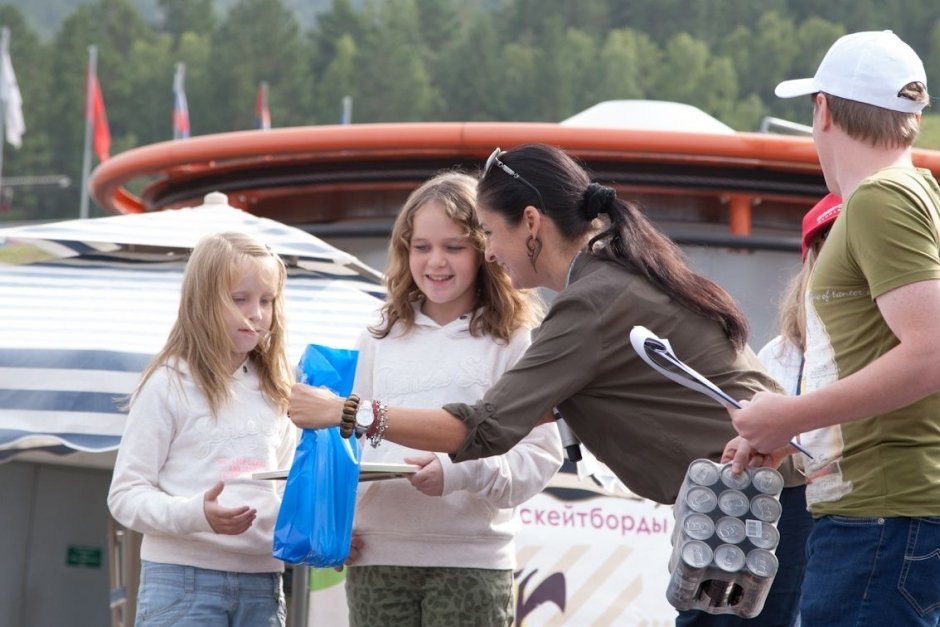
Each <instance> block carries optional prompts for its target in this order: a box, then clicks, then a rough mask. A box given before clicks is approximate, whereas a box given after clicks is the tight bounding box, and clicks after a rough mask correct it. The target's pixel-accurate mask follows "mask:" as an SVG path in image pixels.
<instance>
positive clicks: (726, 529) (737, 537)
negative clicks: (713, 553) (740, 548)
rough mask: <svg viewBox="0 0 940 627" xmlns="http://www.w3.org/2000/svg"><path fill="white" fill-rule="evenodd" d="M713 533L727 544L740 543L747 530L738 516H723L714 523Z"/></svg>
mask: <svg viewBox="0 0 940 627" xmlns="http://www.w3.org/2000/svg"><path fill="white" fill-rule="evenodd" d="M715 535H716V536H718V538H719V539H720V540H721V541H722V542H725V543H727V544H740V543H741V542H743V541H744V538H745V537H747V532H746V529H745V527H744V523H743V522H741V519H740V518H737V517H735V516H725V517H724V518H721V519H719V520H718V522H716V523H715Z"/></svg>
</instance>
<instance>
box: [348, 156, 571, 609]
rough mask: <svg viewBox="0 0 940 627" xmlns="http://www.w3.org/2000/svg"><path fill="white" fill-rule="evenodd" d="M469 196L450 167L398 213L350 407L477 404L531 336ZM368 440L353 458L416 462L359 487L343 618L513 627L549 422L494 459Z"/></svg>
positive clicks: (552, 464) (521, 302) (548, 468)
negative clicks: (467, 458)
mask: <svg viewBox="0 0 940 627" xmlns="http://www.w3.org/2000/svg"><path fill="white" fill-rule="evenodd" d="M475 200H476V180H475V179H473V178H471V177H470V176H467V175H466V174H461V173H457V172H447V173H443V174H440V175H438V176H436V177H434V178H433V179H431V180H429V181H427V182H426V183H425V184H424V185H422V186H421V187H420V188H418V189H417V190H416V191H415V192H414V193H412V194H411V196H410V197H409V198H408V200H407V202H406V203H405V205H404V207H403V208H402V210H401V213H400V214H399V216H398V218H397V220H396V221H395V226H394V228H393V231H392V237H391V243H390V247H389V266H388V273H387V284H388V294H389V296H388V301H387V303H386V305H385V306H384V308H383V309H382V312H381V318H380V320H379V321H378V322H377V323H376V324H375V325H374V326H372V327H370V328H369V329H367V330H366V331H364V333H363V335H362V337H361V338H360V342H359V350H360V354H359V363H358V367H357V372H356V382H355V386H354V387H355V391H356V392H357V393H358V394H359V395H360V396H361V397H362V398H363V399H366V400H363V401H362V402H361V404H360V406H368V405H369V404H370V403H371V401H370V400H368V399H376V398H381V399H382V400H383V401H387V402H388V403H405V402H407V403H409V404H410V405H412V406H415V407H438V406H440V404H441V403H442V402H443V401H446V400H453V399H455V398H459V399H461V400H463V401H466V402H472V401H475V400H477V399H478V398H480V397H481V396H482V395H483V393H484V392H485V391H486V390H487V389H488V388H489V386H490V385H491V384H492V383H493V382H494V381H496V379H497V378H499V375H500V374H502V372H504V371H505V370H507V369H509V368H510V367H512V365H513V364H514V363H515V362H516V360H517V359H518V358H519V357H520V356H521V355H522V353H523V352H524V351H525V349H526V347H527V346H528V345H529V329H530V328H531V327H532V326H533V325H534V324H535V323H536V321H537V319H538V313H539V308H538V306H537V304H536V301H534V300H533V299H532V298H531V297H530V296H529V295H528V294H526V293H523V292H520V291H517V290H514V289H513V288H512V286H511V284H510V281H509V278H508V277H507V276H506V273H505V271H504V270H503V268H502V267H500V266H497V265H495V264H489V263H485V261H484V259H483V249H484V242H483V233H482V229H481V228H480V225H479V223H478V222H477V220H476V217H475V215H474V202H475ZM378 439H381V438H380V437H379V438H378ZM368 442H369V439H364V440H363V445H364V446H363V449H364V452H363V461H364V462H396V463H401V462H403V461H404V462H407V463H412V464H416V465H418V466H419V467H420V469H419V470H418V471H417V472H416V473H415V474H414V475H412V476H411V477H410V479H409V481H410V485H409V481H405V480H392V481H378V482H373V483H371V484H363V486H366V487H363V488H361V489H360V492H359V495H358V503H357V510H356V520H355V524H354V530H353V533H354V536H353V547H352V550H351V553H350V560H349V562H348V564H349V569H348V572H347V580H346V592H347V600H348V605H349V614H350V624H351V625H353V626H360V627H364V626H367V625H406V624H407V625H422V626H424V627H434V626H440V627H444V626H447V627H451V626H454V625H509V624H511V622H512V619H513V615H514V607H513V603H512V572H513V569H514V567H515V549H514V545H513V537H514V535H515V531H516V525H517V522H516V518H515V515H514V508H515V507H516V506H517V505H519V504H520V503H522V502H524V501H525V500H527V499H528V498H530V497H532V496H534V495H535V494H537V493H538V492H539V491H541V490H542V488H543V487H544V486H545V485H546V484H547V482H548V481H549V479H550V478H551V477H552V476H553V475H554V473H555V472H556V471H557V469H558V468H559V467H560V465H561V444H560V440H559V437H558V432H557V429H556V428H555V426H554V425H553V424H549V425H543V426H541V427H539V428H537V429H535V430H533V431H532V433H531V434H530V435H529V436H528V437H526V438H524V439H522V441H521V442H520V443H519V444H518V445H517V446H516V447H514V448H513V449H512V450H510V451H509V452H507V453H505V454H504V455H500V456H495V457H490V458H487V459H481V460H475V461H472V462H466V463H461V464H455V463H453V462H451V461H450V459H449V458H448V456H446V455H436V454H433V453H427V452H423V451H419V450H415V449H411V448H406V447H404V446H398V445H394V444H391V443H387V442H386V443H385V444H383V446H381V447H379V448H374V447H373V446H370V445H369V444H368ZM376 443H377V442H376Z"/></svg>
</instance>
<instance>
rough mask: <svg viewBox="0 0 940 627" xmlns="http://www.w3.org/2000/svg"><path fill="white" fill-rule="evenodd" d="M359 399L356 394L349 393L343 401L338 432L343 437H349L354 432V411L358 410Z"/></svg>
mask: <svg viewBox="0 0 940 627" xmlns="http://www.w3.org/2000/svg"><path fill="white" fill-rule="evenodd" d="M360 401H361V399H360V398H359V395H358V394H350V395H349V396H347V397H346V400H345V401H343V413H342V415H341V416H340V422H339V434H340V435H341V436H343V437H344V438H351V437H352V434H353V433H355V432H356V412H357V411H359V403H360Z"/></svg>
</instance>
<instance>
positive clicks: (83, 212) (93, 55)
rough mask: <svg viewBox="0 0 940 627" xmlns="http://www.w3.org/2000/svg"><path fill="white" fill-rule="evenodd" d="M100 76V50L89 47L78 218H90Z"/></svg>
mask: <svg viewBox="0 0 940 627" xmlns="http://www.w3.org/2000/svg"><path fill="white" fill-rule="evenodd" d="M97 74H98V48H97V46H88V75H87V76H85V147H84V149H83V151H82V201H81V205H80V206H79V213H78V217H79V218H81V219H83V220H84V219H85V218H87V217H88V176H89V174H90V173H91V117H92V116H91V108H92V106H93V104H92V96H93V94H92V89H91V78H92V77H93V76H96V75H97Z"/></svg>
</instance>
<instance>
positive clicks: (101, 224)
mask: <svg viewBox="0 0 940 627" xmlns="http://www.w3.org/2000/svg"><path fill="white" fill-rule="evenodd" d="M223 231H240V232H246V233H251V234H252V235H254V236H255V237H257V238H258V239H260V240H262V241H263V242H265V243H266V244H267V245H268V246H270V247H271V249H272V250H274V251H275V252H276V253H278V254H279V255H281V257H283V258H284V259H285V261H287V262H288V263H289V264H292V265H296V266H297V267H300V268H303V269H305V270H309V271H311V272H315V273H318V274H321V275H322V276H327V277H330V278H333V279H336V280H339V279H345V280H347V281H349V282H350V283H352V284H354V285H356V286H358V287H359V288H360V289H364V290H366V291H369V292H371V293H374V294H376V295H377V296H380V297H381V295H382V293H383V291H382V288H381V279H382V277H381V274H380V273H379V272H377V271H376V270H374V269H373V268H371V267H369V266H367V265H366V264H364V263H362V262H361V261H359V260H358V259H357V258H356V257H354V256H352V255H350V254H349V253H346V252H344V251H341V250H339V249H337V248H335V247H333V246H331V245H329V244H327V243H326V242H324V241H323V240H321V239H319V238H317V237H315V236H313V235H311V234H309V233H307V232H305V231H302V230H301V229H298V228H294V227H292V226H287V225H286V224H282V223H280V222H277V221H276V220H271V219H268V218H261V217H258V216H255V215H252V214H250V213H247V212H245V211H241V210H239V209H235V208H234V207H231V206H229V205H228V204H227V197H226V196H225V194H221V193H219V192H213V193H211V194H208V195H207V196H206V202H205V204H204V205H201V206H199V207H190V208H184V209H167V210H164V211H155V212H152V213H138V214H128V215H120V216H110V217H107V218H94V219H91V220H67V221H64V222H54V223H47V224H34V225H28V226H20V227H11V228H6V229H0V243H2V242H3V241H4V240H12V241H16V242H22V243H28V244H32V245H34V246H36V247H38V248H41V249H42V250H44V251H45V252H46V253H48V254H50V255H52V256H53V257H57V258H67V257H74V256H100V255H108V256H125V257H126V256H134V257H135V258H153V256H154V255H159V254H166V253H171V252H174V251H176V252H178V253H183V254H185V253H186V252H188V251H189V250H191V249H192V248H193V247H194V246H195V245H196V242H198V241H199V239H200V238H202V237H203V236H204V235H208V234H210V233H220V232H223ZM148 255H150V257H148Z"/></svg>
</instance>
